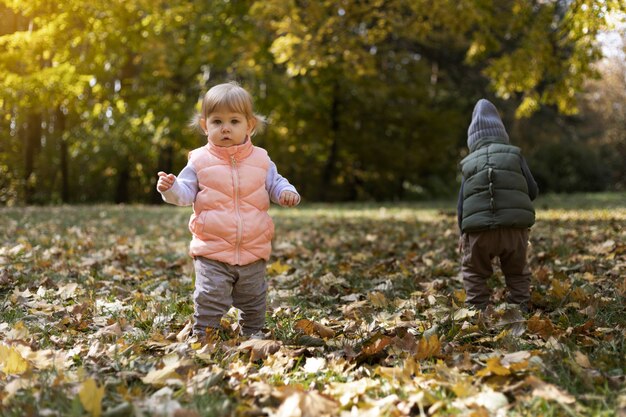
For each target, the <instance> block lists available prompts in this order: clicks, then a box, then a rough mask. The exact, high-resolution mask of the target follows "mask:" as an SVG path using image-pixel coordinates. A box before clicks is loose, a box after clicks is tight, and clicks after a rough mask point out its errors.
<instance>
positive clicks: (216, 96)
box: [190, 81, 266, 136]
mask: <svg viewBox="0 0 626 417" xmlns="http://www.w3.org/2000/svg"><path fill="white" fill-rule="evenodd" d="M218 108H226V109H228V110H230V111H232V112H236V113H241V114H243V115H244V116H245V117H246V119H248V120H252V119H255V120H256V124H255V126H254V128H253V129H252V132H251V133H250V136H253V135H254V134H255V133H257V132H259V131H261V130H263V127H265V124H266V119H265V116H262V115H260V114H256V113H255V112H254V106H253V103H252V96H251V95H250V93H248V92H247V91H246V90H245V89H244V88H243V87H241V86H240V85H239V84H238V83H237V82H236V81H230V82H227V83H223V84H217V85H215V86H213V87H211V88H210V89H209V91H207V92H206V94H205V95H204V98H203V99H202V108H201V110H200V113H197V114H196V115H195V116H194V117H193V119H192V121H191V123H190V126H191V127H195V128H197V129H199V130H200V131H202V127H201V125H200V119H205V120H206V119H208V118H209V115H210V114H211V113H213V112H214V111H216V109H218Z"/></svg>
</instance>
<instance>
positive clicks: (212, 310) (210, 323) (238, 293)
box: [193, 257, 267, 335]
mask: <svg viewBox="0 0 626 417" xmlns="http://www.w3.org/2000/svg"><path fill="white" fill-rule="evenodd" d="M193 264H194V267H195V269H196V288H195V291H194V293H193V301H194V310H195V311H194V315H193V317H194V326H193V331H194V334H196V333H197V334H204V333H205V331H206V328H207V327H211V328H219V327H220V321H221V319H222V316H223V315H224V314H225V313H226V312H227V311H228V309H229V308H230V307H231V306H235V307H237V308H238V309H240V310H241V311H242V312H243V313H242V316H241V318H242V320H241V321H242V327H243V332H244V334H246V335H250V334H253V333H256V332H258V331H259V330H261V329H262V328H263V325H264V324H265V309H266V300H265V296H266V294H267V283H266V282H265V261H264V260H263V259H261V260H258V261H256V262H253V263H251V264H248V265H229V264H226V263H223V262H219V261H213V260H211V259H206V258H202V257H196V258H194V261H193Z"/></svg>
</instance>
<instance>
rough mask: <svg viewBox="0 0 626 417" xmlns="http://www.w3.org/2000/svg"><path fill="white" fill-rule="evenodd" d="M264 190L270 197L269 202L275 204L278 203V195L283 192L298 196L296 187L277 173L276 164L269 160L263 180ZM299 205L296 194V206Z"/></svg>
mask: <svg viewBox="0 0 626 417" xmlns="http://www.w3.org/2000/svg"><path fill="white" fill-rule="evenodd" d="M265 189H266V190H267V192H268V193H269V195H270V200H271V201H272V202H274V203H276V204H280V203H279V200H278V199H279V197H280V194H281V193H282V192H283V191H286V190H287V191H291V192H293V193H296V194H298V191H296V187H294V186H293V185H291V184H290V183H289V181H287V179H286V178H285V177H283V176H282V175H280V174H279V173H278V169H277V168H276V164H275V163H274V162H272V160H271V159H270V165H269V167H268V169H267V177H266V178H265ZM299 203H300V194H298V204H299Z"/></svg>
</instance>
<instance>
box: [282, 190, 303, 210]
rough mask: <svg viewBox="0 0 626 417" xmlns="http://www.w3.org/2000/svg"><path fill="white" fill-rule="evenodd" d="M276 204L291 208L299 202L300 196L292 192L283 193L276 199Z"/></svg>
mask: <svg viewBox="0 0 626 417" xmlns="http://www.w3.org/2000/svg"><path fill="white" fill-rule="evenodd" d="M278 202H279V203H280V205H281V206H284V207H293V206H295V205H297V204H298V203H299V202H300V196H299V195H298V194H296V193H294V192H292V191H283V192H282V193H280V196H279V197H278Z"/></svg>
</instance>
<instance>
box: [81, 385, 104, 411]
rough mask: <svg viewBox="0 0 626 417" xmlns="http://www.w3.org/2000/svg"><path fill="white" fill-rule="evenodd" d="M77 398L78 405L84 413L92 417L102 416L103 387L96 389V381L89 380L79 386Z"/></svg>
mask: <svg viewBox="0 0 626 417" xmlns="http://www.w3.org/2000/svg"><path fill="white" fill-rule="evenodd" d="M78 397H79V398H80V403H81V404H82V405H83V408H84V409H85V411H87V412H88V413H89V414H91V415H92V416H93V417H100V414H102V397H104V385H103V386H101V387H98V384H97V383H96V380H95V379H93V378H89V379H87V380H86V381H85V382H83V383H82V385H81V386H80V389H79V391H78Z"/></svg>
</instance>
